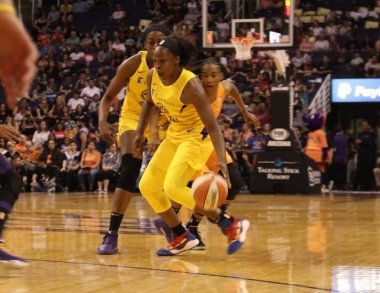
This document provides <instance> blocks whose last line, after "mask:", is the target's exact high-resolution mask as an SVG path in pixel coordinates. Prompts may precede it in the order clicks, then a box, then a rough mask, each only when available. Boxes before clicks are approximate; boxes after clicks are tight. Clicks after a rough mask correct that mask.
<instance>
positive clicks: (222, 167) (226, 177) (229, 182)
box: [218, 162, 231, 189]
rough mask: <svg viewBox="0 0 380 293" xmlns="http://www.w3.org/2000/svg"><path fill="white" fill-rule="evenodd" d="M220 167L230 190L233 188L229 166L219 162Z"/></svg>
mask: <svg viewBox="0 0 380 293" xmlns="http://www.w3.org/2000/svg"><path fill="white" fill-rule="evenodd" d="M218 167H219V170H220V172H221V173H222V174H223V177H224V178H225V179H226V181H227V186H228V188H229V189H230V188H231V181H230V175H229V174H228V169H227V164H226V163H225V162H219V163H218Z"/></svg>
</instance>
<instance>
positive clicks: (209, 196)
mask: <svg viewBox="0 0 380 293" xmlns="http://www.w3.org/2000/svg"><path fill="white" fill-rule="evenodd" d="M191 190H192V192H193V196H194V200H195V202H196V206H197V207H198V208H200V209H203V210H206V211H207V210H213V209H216V208H217V207H220V206H221V205H222V204H223V203H224V202H225V200H226V199H227V194H228V186H227V182H226V180H225V179H224V178H223V177H222V176H220V175H218V174H215V173H213V172H210V173H207V174H205V175H202V176H199V177H198V178H197V179H195V180H194V182H193V185H192V187H191Z"/></svg>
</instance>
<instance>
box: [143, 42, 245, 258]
mask: <svg viewBox="0 0 380 293" xmlns="http://www.w3.org/2000/svg"><path fill="white" fill-rule="evenodd" d="M192 52H193V51H192V47H191V45H190V44H189V43H187V42H186V41H184V40H182V39H178V38H175V37H166V38H164V40H163V41H161V42H160V43H159V45H158V46H157V47H156V48H155V50H154V53H153V63H154V68H153V69H152V70H151V71H150V72H149V74H148V77H147V87H148V95H147V98H146V100H145V102H144V105H143V109H142V111H141V116H140V121H139V125H138V128H137V130H136V139H135V148H136V151H140V150H141V148H142V143H143V140H144V138H143V137H144V135H143V133H144V129H145V128H146V125H147V121H148V119H149V117H150V114H151V112H152V109H154V105H156V106H157V107H158V108H160V110H161V112H162V113H163V114H165V115H166V117H167V119H168V120H169V121H170V122H171V123H170V125H169V128H168V130H167V133H166V138H165V139H164V140H163V142H162V143H161V144H160V146H159V148H158V149H157V151H156V152H155V154H154V155H153V158H152V160H151V161H150V163H149V165H148V167H147V169H146V170H145V173H144V175H143V177H142V179H141V181H140V186H139V187H140V191H141V193H142V195H143V196H144V197H145V198H146V200H147V201H148V202H149V204H150V205H151V206H152V208H153V209H154V210H155V212H156V213H158V214H159V215H160V216H161V217H162V218H163V219H164V220H165V222H166V223H167V224H168V225H169V227H170V228H171V229H172V232H173V235H174V239H173V241H172V242H171V243H170V244H169V246H168V247H167V248H166V249H160V250H158V251H157V254H158V255H161V256H172V255H176V254H178V253H182V252H184V251H187V250H190V249H193V248H194V247H195V246H197V245H198V243H199V240H198V239H197V238H196V237H195V236H194V235H193V234H192V233H191V232H190V231H189V230H186V229H185V227H184V226H183V225H182V223H181V222H180V220H179V219H178V217H177V214H176V213H175V211H174V209H173V208H172V206H171V203H170V200H172V201H174V202H177V203H179V204H181V205H183V206H185V207H187V208H190V209H193V210H194V209H195V202H194V199H193V196H192V193H191V190H190V188H188V187H187V184H188V182H189V181H190V180H191V179H192V178H194V177H195V176H196V175H197V174H201V173H202V171H203V166H204V164H205V163H206V161H207V159H208V158H209V156H210V154H211V153H212V151H213V149H215V151H216V154H217V157H218V165H219V168H220V170H221V172H222V173H223V174H224V176H225V177H226V178H227V182H228V183H229V178H228V171H227V166H226V156H225V146H224V139H223V136H222V133H221V131H220V129H219V127H218V124H217V122H216V119H215V117H214V115H213V113H212V110H211V107H210V103H209V99H208V98H207V95H206V93H205V92H204V89H203V87H202V84H201V82H200V80H199V79H198V78H197V77H196V76H195V75H194V74H193V73H192V72H190V71H188V70H185V69H184V68H183V66H185V65H186V64H187V62H188V61H189V59H190V57H191V54H192ZM196 210H197V209H196ZM197 211H199V212H200V213H202V214H205V215H206V216H207V217H208V218H209V220H210V221H212V222H213V223H216V224H217V225H218V226H219V227H220V228H221V229H222V232H223V233H224V234H225V235H227V237H228V243H229V246H228V250H227V252H228V253H229V254H231V253H234V252H236V251H237V250H238V249H239V248H240V247H241V246H242V244H243V242H244V241H245V240H246V237H247V235H246V234H247V231H248V228H249V221H247V220H240V219H238V218H236V217H234V216H231V215H229V214H227V213H225V212H223V211H222V210H220V209H216V210H213V211H204V210H197Z"/></svg>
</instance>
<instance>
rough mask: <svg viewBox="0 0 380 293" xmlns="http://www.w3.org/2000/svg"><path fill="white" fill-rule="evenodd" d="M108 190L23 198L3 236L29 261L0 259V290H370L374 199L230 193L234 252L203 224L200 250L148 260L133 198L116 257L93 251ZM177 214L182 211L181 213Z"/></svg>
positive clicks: (378, 233) (149, 242)
mask: <svg viewBox="0 0 380 293" xmlns="http://www.w3.org/2000/svg"><path fill="white" fill-rule="evenodd" d="M111 200H112V195H111V194H109V195H107V196H106V195H101V196H98V195H93V194H84V193H82V194H79V193H77V194H23V195H22V196H21V198H20V200H19V201H18V203H17V205H16V207H15V211H14V213H13V215H12V217H11V219H10V221H9V222H8V229H7V230H6V232H5V240H6V241H7V245H8V247H9V248H10V249H11V251H12V252H14V253H15V254H17V255H20V256H23V257H25V258H27V259H28V260H29V261H30V266H29V267H28V268H26V269H22V270H10V269H8V268H6V267H4V266H1V265H0V292H1V293H4V292H12V293H13V292H15V293H21V292H22V293H25V292H227V293H246V292H271V293H272V292H291V293H293V292H380V197H376V195H360V194H356V195H351V196H350V195H339V196H275V195H273V196H272V195H270V196H257V195H254V196H253V195H240V196H239V197H238V198H237V200H236V201H235V203H234V204H233V206H232V207H231V212H232V213H234V214H237V215H239V216H240V217H244V218H247V219H249V220H250V221H251V228H250V231H249V237H248V240H247V242H246V243H245V245H244V246H243V248H242V249H241V250H240V251H239V252H237V253H236V254H234V255H231V256H228V255H227V254H226V247H227V244H226V239H225V236H223V235H222V233H220V231H219V230H218V228H217V227H216V226H214V225H213V224H210V223H208V222H207V221H204V222H203V223H201V226H200V230H201V232H202V235H203V238H204V241H205V243H206V245H207V248H208V249H207V250H206V251H204V252H199V251H198V252H189V253H187V254H184V255H180V256H175V257H158V256H156V255H155V251H156V249H158V248H161V247H163V246H164V245H165V240H164V238H163V236H162V235H159V234H157V232H156V231H155V229H154V228H153V225H152V220H151V219H152V217H154V213H153V211H152V210H151V208H150V207H149V206H148V204H147V203H146V202H145V201H144V200H143V199H142V198H141V197H140V196H136V197H135V198H134V199H133V201H132V204H131V206H130V208H129V210H128V211H127V214H126V216H125V218H124V221H123V225H122V228H121V232H120V237H119V251H120V252H119V253H118V254H117V255H113V256H99V255H97V254H96V253H95V251H96V248H97V246H98V245H99V243H100V241H101V238H102V235H101V234H100V233H101V231H104V230H106V229H107V227H108V217H109V212H110V206H111ZM182 216H183V217H186V216H187V214H186V213H183V214H182Z"/></svg>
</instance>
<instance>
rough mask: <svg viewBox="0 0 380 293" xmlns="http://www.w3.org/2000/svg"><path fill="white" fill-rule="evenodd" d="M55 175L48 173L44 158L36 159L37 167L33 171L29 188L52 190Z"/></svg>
mask: <svg viewBox="0 0 380 293" xmlns="http://www.w3.org/2000/svg"><path fill="white" fill-rule="evenodd" d="M55 180H56V177H55V176H54V174H52V173H50V172H49V170H48V168H47V164H46V162H45V160H43V159H38V163H37V168H36V170H35V171H34V173H33V177H32V183H31V190H32V191H34V192H54V191H55V187H56V182H55Z"/></svg>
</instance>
